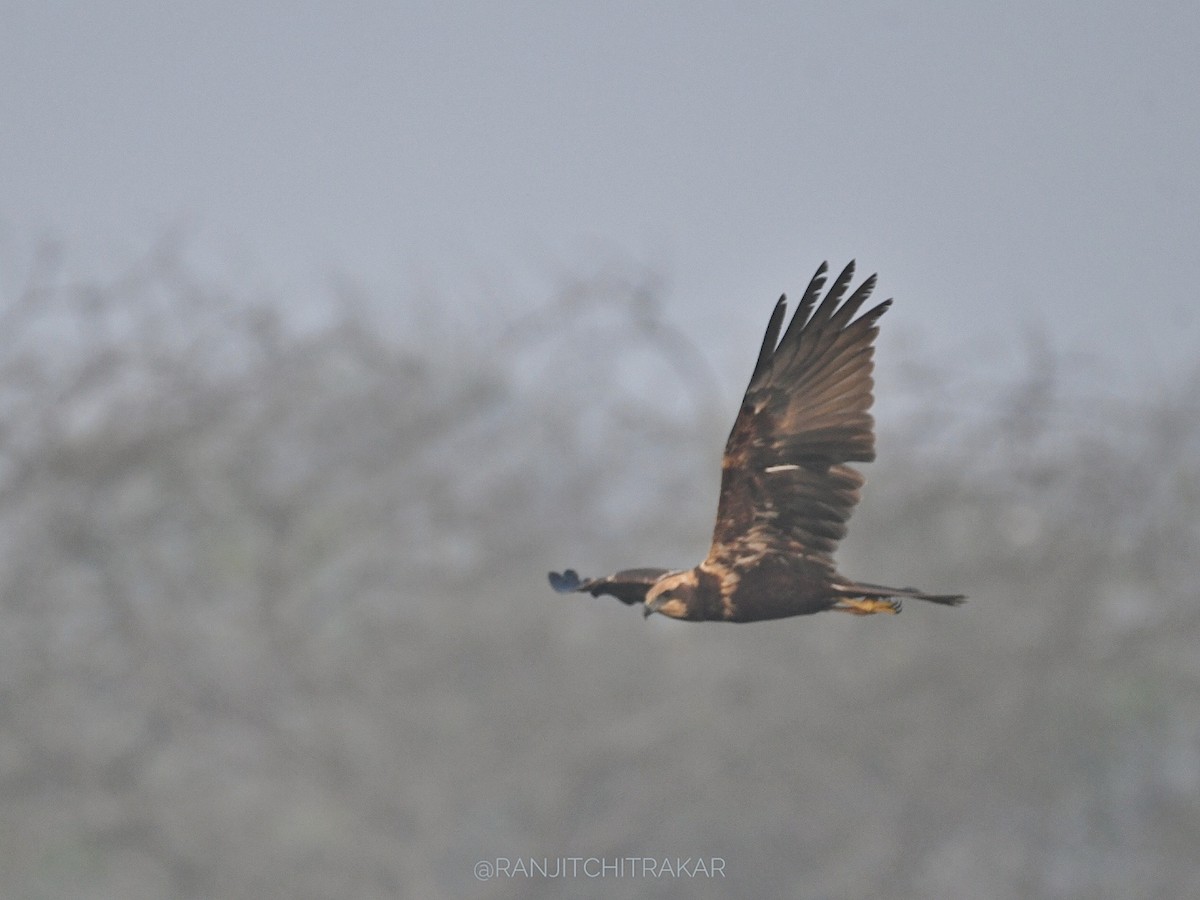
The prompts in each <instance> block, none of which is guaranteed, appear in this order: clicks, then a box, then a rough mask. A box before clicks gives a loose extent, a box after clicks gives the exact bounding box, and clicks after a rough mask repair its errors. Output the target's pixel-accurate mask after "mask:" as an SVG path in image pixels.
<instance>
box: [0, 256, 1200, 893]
mask: <svg viewBox="0 0 1200 900" xmlns="http://www.w3.org/2000/svg"><path fill="white" fill-rule="evenodd" d="M368 299H369V298H368ZM442 299H443V300H445V301H446V302H443V303H437V304H432V305H426V306H421V302H420V301H419V300H418V299H412V300H411V306H410V307H408V310H409V314H408V315H407V318H406V319H405V322H406V323H407V324H406V327H405V328H403V329H397V328H391V327H385V326H384V325H382V324H381V322H380V320H379V318H378V317H377V315H376V313H374V312H372V310H371V304H370V303H369V302H363V298H355V297H353V296H350V295H349V294H345V293H335V294H333V295H331V297H330V299H329V301H328V307H327V309H326V310H325V313H326V314H325V315H324V316H323V317H321V318H320V319H319V322H317V323H316V324H312V323H309V324H308V325H306V326H305V327H303V328H300V327H296V326H295V324H294V323H293V322H291V321H290V320H289V318H288V317H287V316H286V315H284V314H282V313H281V311H280V308H279V306H278V304H276V303H274V302H273V301H272V300H271V299H270V298H264V297H257V296H254V295H252V294H249V293H247V292H244V291H240V290H239V289H238V288H237V287H236V286H234V285H230V284H221V283H210V282H206V281H205V279H203V278H201V277H199V276H197V275H196V274H195V272H194V271H193V270H192V269H190V268H189V266H188V265H187V264H185V263H182V262H180V260H179V258H178V257H177V256H175V255H173V254H172V253H169V252H168V253H161V254H151V255H150V256H148V257H147V259H146V260H144V261H143V262H142V263H139V264H137V265H134V266H130V267H129V268H128V270H127V271H126V272H125V273H124V274H123V275H121V276H120V277H118V278H115V279H113V280H111V281H106V282H89V283H79V282H73V281H70V280H68V279H65V278H63V277H62V276H61V271H60V270H59V269H58V268H57V267H56V263H55V261H54V259H53V258H52V257H47V258H45V259H43V260H42V263H41V264H40V267H39V268H35V270H34V271H33V274H32V275H31V277H30V280H29V283H28V285H27V286H26V287H25V288H24V289H23V290H22V291H21V292H20V294H19V296H17V297H15V298H14V302H13V303H12V304H10V305H9V306H8V308H6V309H5V310H4V311H3V317H4V318H3V321H2V322H0V326H2V327H0V335H2V336H0V413H2V414H0V597H2V598H3V603H2V605H0V617H2V621H0V685H2V691H3V701H2V702H0V796H2V799H3V802H2V804H0V881H2V882H3V884H4V885H5V893H6V894H8V895H10V896H22V897H31V898H36V897H47V898H49V897H53V898H69V897H81V898H82V897H87V898H105V897H112V898H122V900H131V898H163V897H179V898H196V897H256V898H269V897H279V898H305V897H313V898H317V897H321V898H324V897H339V898H353V897H363V898H367V897H381V896H410V897H425V898H443V897H444V898H462V897H488V898H503V897H539V896H555V897H561V896H567V897H584V896H595V895H597V894H603V895H604V896H609V897H635V896H637V897H642V896H654V897H707V896H712V897H717V896H731V895H732V896H796V897H812V898H822V897H843V898H854V897H862V898H866V897H880V896H887V897H891V898H914V900H915V898H928V897H951V896H986V897H989V898H1008V897H1011V898H1029V897H1052V898H1089V900H1091V898H1106V897H1107V898H1122V900H1124V898H1128V897H1134V896H1137V897H1153V896H1159V897H1182V896H1193V895H1200V865H1198V864H1197V861H1196V854H1195V848H1196V847H1197V846H1200V655H1198V654H1197V652H1196V650H1197V646H1198V638H1200V619H1198V617H1197V616H1196V600H1195V580H1196V575H1197V571H1196V562H1195V551H1196V547H1197V546H1200V544H1198V540H1197V538H1198V537H1200V535H1198V531H1200V528H1198V526H1197V522H1198V521H1200V515H1198V513H1200V409H1198V401H1197V399H1196V398H1197V396H1198V394H1197V387H1200V371H1197V370H1194V369H1185V370H1182V371H1178V372H1175V373H1174V375H1173V377H1172V378H1170V379H1168V380H1167V381H1166V386H1164V387H1163V389H1162V390H1155V391H1154V392H1148V393H1147V394H1145V395H1144V396H1143V397H1141V398H1140V399H1138V400H1133V401H1124V400H1123V401H1117V400H1114V399H1111V398H1108V399H1105V398H1104V397H1103V395H1102V394H1099V392H1097V396H1086V395H1084V393H1081V392H1079V391H1076V390H1071V391H1066V390H1063V389H1062V388H1061V379H1062V375H1061V372H1062V369H1063V368H1064V367H1069V361H1066V360H1063V359H1061V358H1060V357H1059V356H1058V355H1057V351H1055V350H1054V349H1053V348H1052V347H1049V346H1047V342H1040V343H1039V341H1038V340H1037V339H1036V336H1035V338H1034V339H1031V343H1030V348H1029V352H1028V356H1027V360H1026V362H1025V363H1024V364H1023V365H1022V366H1021V367H1020V368H1021V370H1022V371H1020V372H1019V374H1017V375H1015V376H1012V377H1007V378H1003V379H997V380H995V381H991V382H989V381H987V380H986V378H983V377H981V376H979V375H978V374H977V373H972V371H971V366H970V360H969V359H968V360H961V359H960V360H932V361H931V360H930V359H928V358H925V357H923V355H922V353H921V348H922V342H921V337H920V329H919V328H913V329H910V331H911V332H912V333H911V334H910V336H909V338H908V339H906V340H904V341H899V340H893V339H892V338H891V337H890V334H891V332H890V331H889V319H888V318H887V317H885V319H884V320H883V323H882V324H883V333H882V336H881V338H880V341H879V351H878V352H879V357H880V359H881V360H882V361H884V362H885V364H886V365H887V366H888V367H889V368H888V371H890V372H892V373H893V374H892V376H891V377H890V378H889V379H887V380H886V381H885V380H882V379H881V383H880V385H879V388H878V390H877V398H878V407H877V413H878V418H879V422H880V425H879V432H880V433H879V441H878V445H879V461H878V462H877V463H875V464H872V465H870V466H866V467H864V470H865V471H866V474H867V475H868V478H869V483H868V485H867V487H866V489H865V493H864V500H863V503H862V504H861V505H860V507H859V509H858V511H857V512H856V514H855V517H854V518H853V519H852V520H851V523H850V536H849V538H848V539H847V541H846V542H845V543H844V544H843V547H842V549H841V551H840V553H839V561H840V564H841V568H842V570H843V571H845V572H847V573H848V574H850V575H852V576H853V577H857V578H860V579H863V580H873V581H885V582H889V583H895V584H915V585H918V586H920V587H922V588H925V589H928V590H936V591H962V592H965V593H966V594H968V595H969V596H970V601H969V603H968V604H967V605H966V606H965V607H962V608H960V609H943V608H938V607H932V606H928V605H924V604H917V603H910V604H908V605H907V606H906V608H905V610H904V613H903V614H902V615H901V616H898V617H885V616H876V617H872V618H867V619H857V618H853V617H849V616H836V615H818V616H813V617H806V618H796V619H789V620H782V621H776V622H770V623H756V624H752V625H740V626H731V625H721V624H707V623H706V624H699V625H697V624H688V623H680V622H672V621H666V620H662V621H659V620H658V619H657V618H655V619H651V620H649V621H643V618H642V616H641V615H640V614H639V613H638V612H637V611H636V610H632V609H628V608H626V607H624V606H622V605H621V604H619V603H617V602H616V601H615V600H613V599H612V598H598V599H593V598H590V597H586V596H583V597H573V596H572V597H562V596H558V595H555V594H553V593H552V592H550V590H549V588H548V586H547V584H546V578H545V575H546V571H547V570H548V569H552V568H554V569H561V568H563V567H565V566H573V567H575V568H578V569H579V570H580V571H581V572H584V573H585V574H602V573H605V572H608V571H612V570H614V569H617V568H623V567H628V566H632V565H639V564H648V565H678V566H686V565H691V564H693V563H694V562H696V561H698V560H699V559H700V558H701V557H702V556H703V554H704V552H705V549H706V546H707V540H708V536H709V532H710V529H711V527H712V519H713V514H714V512H715V508H716V491H717V482H718V475H719V455H720V448H721V444H722V443H723V441H724V438H725V434H726V431H727V429H728V427H729V424H730V422H731V421H732V416H733V413H734V411H735V409H736V397H735V396H732V395H731V393H730V391H728V390H726V389H725V387H724V385H725V382H726V378H725V375H724V373H723V372H721V373H719V374H718V373H716V372H715V370H714V368H713V365H712V363H711V360H712V358H713V356H714V351H712V350H710V349H709V348H707V347H696V346H693V345H692V344H690V343H688V341H687V340H686V339H685V338H683V337H682V336H681V333H680V332H679V330H678V328H679V326H680V323H679V322H678V321H677V320H675V319H673V318H672V317H671V316H670V314H668V313H665V312H663V309H662V306H661V304H659V303H658V302H657V300H656V294H655V286H654V282H653V280H650V281H649V282H647V283H642V282H639V280H638V278H637V277H631V278H629V279H625V280H622V279H620V278H616V279H610V280H607V281H588V280H587V279H584V280H581V281H580V282H579V283H578V284H576V285H575V287H574V288H573V289H571V290H566V289H564V291H563V293H561V294H560V295H559V296H557V297H554V298H552V299H551V301H550V302H548V303H547V304H546V305H545V306H544V308H542V309H540V310H534V311H532V312H525V313H522V315H521V316H507V315H506V314H505V313H503V312H494V313H493V314H491V315H490V316H488V317H478V316H473V315H470V314H467V313H464V312H462V303H463V302H465V301H463V299H462V298H442ZM452 300H453V301H455V302H450V301H452ZM772 300H773V298H772V297H769V296H765V297H763V304H762V319H763V324H765V319H766V316H767V314H768V313H769V310H770V305H771V302H772ZM902 305H903V298H898V300H897V310H898V309H901V308H902ZM502 308H503V307H502ZM418 312H419V314H418ZM891 315H893V314H889V317H890V316H891ZM755 327H756V328H757V327H760V326H759V325H758V324H757V322H756V323H755ZM742 349H743V350H744V365H745V376H746V377H748V375H749V371H750V368H751V366H752V363H753V357H754V353H755V351H756V350H757V346H756V345H755V346H750V345H748V346H746V347H744V348H742ZM631 372H632V373H636V377H631V376H630V373H631ZM741 377H742V376H740V375H738V376H737V378H739V379H740V378H741ZM729 378H730V379H733V378H734V376H733V375H732V374H731V375H730V376H729ZM560 858H584V859H594V860H605V861H609V862H610V863H611V861H613V860H618V859H626V858H637V859H647V858H652V859H656V860H664V859H670V860H677V859H679V860H686V859H693V860H695V859H703V860H708V861H709V864H710V868H711V864H712V861H713V860H720V861H721V869H720V871H719V873H718V872H717V871H716V870H715V869H714V870H712V871H709V873H708V874H707V875H705V874H701V873H697V872H695V871H689V870H687V866H686V865H685V866H684V867H683V869H684V871H680V870H679V869H678V868H676V869H674V870H672V871H671V872H670V873H669V874H665V873H664V871H663V870H662V868H661V866H660V867H659V868H658V869H656V870H655V873H654V874H649V875H648V874H646V873H645V872H644V870H642V869H639V870H638V871H637V873H636V874H631V873H630V872H626V873H625V874H624V875H620V876H618V875H614V874H612V873H610V874H608V875H604V876H593V875H589V874H578V873H577V874H576V875H575V876H574V877H551V876H543V875H538V874H536V873H534V874H522V871H521V866H526V867H527V866H528V864H529V861H531V860H533V861H538V862H541V861H543V860H549V861H550V862H549V864H550V866H551V867H553V866H554V860H555V859H560ZM521 861H524V862H521ZM480 863H486V864H488V865H490V866H493V867H495V866H497V865H500V866H502V867H503V866H504V865H508V866H509V868H507V869H502V870H501V871H496V870H495V869H494V868H493V870H492V871H491V872H490V876H491V877H489V878H487V879H486V880H480V878H479V877H478V876H480V875H484V876H487V875H489V870H488V869H486V868H484V869H479V868H478V866H479V865H480ZM591 871H593V872H594V871H595V867H592V869H591Z"/></svg>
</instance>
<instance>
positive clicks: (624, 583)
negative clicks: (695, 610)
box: [550, 569, 671, 604]
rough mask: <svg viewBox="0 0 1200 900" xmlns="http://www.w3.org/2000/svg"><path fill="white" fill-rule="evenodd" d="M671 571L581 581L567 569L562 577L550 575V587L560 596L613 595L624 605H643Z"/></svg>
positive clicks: (625, 573)
mask: <svg viewBox="0 0 1200 900" xmlns="http://www.w3.org/2000/svg"><path fill="white" fill-rule="evenodd" d="M669 571H671V570H670V569H625V570H624V571H621V572H617V573H616V574H615V575H608V576H606V577H604V578H585V579H582V580H580V578H579V573H578V572H576V571H575V570H574V569H567V570H566V571H565V572H563V573H562V574H561V575H560V574H559V573H558V572H551V573H550V587H552V588H554V590H556V591H558V592H559V593H560V594H570V593H573V592H575V591H581V592H585V593H588V594H591V595H592V596H593V597H599V596H600V595H601V594H611V595H612V596H614V597H616V598H617V599H618V600H620V601H621V602H622V603H628V604H633V603H642V602H643V601H645V599H646V592H647V591H648V590H650V588H651V587H652V586H653V585H654V582H656V581H658V579H660V578H661V577H662V576H664V575H666V574H667V573H668V572H669Z"/></svg>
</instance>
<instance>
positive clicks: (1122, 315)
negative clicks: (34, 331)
mask: <svg viewBox="0 0 1200 900" xmlns="http://www.w3.org/2000/svg"><path fill="white" fill-rule="evenodd" d="M1198 47H1200V4H1196V3H1195V2H1194V0H1187V2H1139V3H1132V2H1130V3H1120V2H1090V3H1044V2H1015V3H1005V4H962V3H950V2H946V3H931V2H895V3H865V4H864V3H789V4H783V3H780V4H751V3H707V2H686V3H685V2H679V3H666V2H662V3H653V2H637V3H621V2H604V3H600V2H593V3H561V2H557V3H501V2H487V3H484V2H477V3H453V2H450V3H446V2H439V3H412V2H395V0H392V2H378V3H371V2H339V3H279V2H274V3H272V2H259V3H249V4H247V3H242V2H205V3H197V4H164V3H161V2H157V0H145V2H133V0H127V2H106V3H85V2H75V3H67V2H59V3H55V2H3V3H0V84H2V85H3V88H2V89H0V160H2V164H0V287H2V288H3V290H4V292H5V293H6V294H8V295H11V293H12V292H13V291H15V290H16V289H17V288H19V287H20V285H21V282H22V278H23V274H24V272H25V271H26V270H27V268H28V263H29V259H30V255H31V253H32V250H33V248H34V247H35V246H36V245H37V242H38V241H39V240H42V239H43V238H46V237H55V238H57V239H60V240H62V241H63V242H64V244H65V247H66V251H67V255H68V262H69V266H70V269H71V271H72V273H73V274H75V275H78V276H82V277H101V278H103V277H106V276H108V275H111V274H114V273H115V272H117V271H119V270H120V269H122V268H123V267H124V266H126V265H128V264H129V263H130V262H131V261H133V260H135V259H137V258H138V257H139V256H140V255H142V254H144V253H145V251H146V250H147V249H148V248H149V247H150V246H151V244H152V243H153V241H154V239H155V238H156V237H157V236H159V235H160V234H161V233H162V232H163V230H164V228H165V227H167V226H172V225H179V224H183V225H185V226H186V227H187V228H188V229H189V230H190V233H191V234H192V235H193V237H192V238H191V243H190V246H191V248H192V256H193V258H195V259H197V260H200V261H201V264H202V265H205V266H211V267H212V270H213V271H214V272H220V273H226V275H227V277H233V278H240V277H243V276H244V277H246V278H247V279H249V280H252V281H254V282H255V283H256V284H261V285H267V286H269V287H271V288H273V289H274V290H276V291H277V292H279V293H280V294H283V295H286V296H294V297H296V298H302V297H303V296H304V295H305V294H306V293H307V294H310V295H311V294H313V293H314V292H320V291H324V290H326V289H327V286H328V284H329V279H330V273H332V272H341V273H344V274H346V275H348V276H349V277H351V278H354V279H357V280H358V281H360V282H361V283H362V285H363V286H364V287H366V288H367V289H369V290H370V291H372V292H376V293H378V294H379V295H380V296H382V297H384V298H387V297H396V298H401V297H403V296H406V295H409V294H411V292H412V289H413V288H414V287H421V288H433V289H435V290H436V291H437V292H440V293H441V295H442V296H445V297H447V298H454V301H455V302H456V303H458V304H460V305H463V306H466V307H469V306H470V305H471V304H474V303H478V304H481V305H483V304H489V303H492V302H494V299H493V298H494V297H495V296H501V297H503V298H505V301H506V302H507V303H509V304H511V305H512V306H513V307H514V310H513V311H514V312H520V311H521V309H522V308H523V306H524V304H526V303H528V304H529V305H530V306H533V305H535V304H539V303H541V302H544V301H545V299H546V298H547V297H548V296H549V294H550V293H551V291H552V289H553V286H554V284H555V282H556V279H558V278H559V277H561V276H565V275H568V274H584V275H586V274H587V273H588V272H592V271H596V270H597V269H599V268H602V267H604V266H606V265H619V266H620V265H632V266H634V267H638V266H642V267H647V268H651V269H655V270H658V271H660V272H661V273H662V275H663V276H664V278H665V285H666V289H667V292H668V293H667V303H668V310H669V312H670V314H671V316H672V318H673V320H675V321H677V322H679V323H681V325H682V326H683V327H684V328H685V330H686V331H687V332H688V333H689V334H690V335H691V336H692V337H693V338H694V339H695V340H696V341H698V342H702V343H703V344H704V345H705V347H706V349H708V348H711V355H712V359H713V362H714V364H716V365H717V366H718V367H719V369H720V375H721V378H722V380H723V382H724V383H725V386H726V387H732V388H735V389H736V388H740V387H741V382H742V381H743V380H744V377H745V376H746V374H748V371H749V369H748V366H749V364H750V362H751V360H752V358H753V355H754V353H755V351H756V349H757V341H758V339H759V336H760V335H761V331H762V328H763V325H764V323H765V320H766V317H767V315H768V314H769V311H770V308H771V304H772V301H773V299H774V297H775V296H776V295H777V294H778V293H779V292H780V291H781V290H785V289H786V290H788V291H789V292H791V293H793V294H798V293H799V292H800V291H801V290H802V289H803V287H804V283H805V281H806V280H807V278H808V276H809V275H810V274H811V271H812V269H813V268H814V267H815V266H816V264H817V263H818V262H820V261H821V260H822V259H825V258H828V259H830V260H831V262H834V263H835V264H838V263H840V262H842V261H845V260H846V259H848V258H850V257H852V256H854V257H857V258H858V259H859V261H860V265H861V266H862V268H863V270H864V272H869V271H876V270H877V271H879V272H880V274H881V290H882V291H883V292H884V295H885V296H886V295H894V296H895V297H896V298H897V301H898V302H897V307H896V309H895V310H893V312H891V313H890V314H889V316H888V318H887V319H886V320H885V325H886V328H887V331H886V332H885V339H886V338H889V337H891V339H892V340H894V341H895V342H896V343H894V344H893V345H891V346H893V347H897V348H909V347H912V346H920V347H923V348H926V349H927V352H930V353H931V354H936V355H944V356H945V357H946V358H955V357H958V358H961V359H963V360H964V362H965V363H966V364H968V365H974V364H978V365H981V366H982V365H990V364H1005V362H1006V361H1007V362H1010V363H1011V362H1012V361H1016V360H1020V359H1022V358H1023V356H1022V347H1023V333H1024V329H1025V328H1026V327H1027V326H1035V327H1037V326H1043V327H1045V328H1047V329H1051V330H1053V332H1054V334H1055V337H1054V341H1053V343H1054V345H1055V346H1056V347H1059V348H1061V349H1063V350H1067V351H1071V352H1080V353H1082V354H1084V355H1085V356H1086V357H1087V358H1089V359H1091V360H1092V363H1091V365H1092V366H1094V368H1093V369H1092V370H1091V371H1092V373H1093V374H1094V375H1095V376H1098V377H1103V378H1104V379H1111V380H1112V381H1113V382H1114V383H1122V384H1123V383H1127V382H1128V381H1129V379H1130V378H1131V377H1134V376H1148V377H1150V378H1151V379H1152V384H1156V383H1159V382H1160V381H1161V380H1162V379H1163V378H1165V377H1166V376H1168V375H1170V374H1172V373H1174V372H1177V371H1178V369H1179V365H1180V364H1181V363H1183V362H1184V361H1186V360H1187V359H1189V358H1190V357H1191V356H1192V355H1193V354H1194V352H1195V348H1196V347H1197V346H1198V345H1200V317H1198V316H1197V313H1196V305H1197V304H1196V297H1195V286H1196V285H1197V284H1200V252H1198V249H1200V174H1198V172H1200V166H1198V165H1197V159H1198V158H1200V63H1198V62H1197V59H1198V58H1200V53H1197V48H1198ZM396 302H397V303H400V300H399V299H397V301H396ZM905 335H908V336H909V337H920V338H921V339H922V341H921V342H918V343H917V344H916V345H913V344H911V343H909V341H908V338H906V337H905ZM892 336H895V337H892ZM887 346H888V345H886V344H885V345H884V349H883V350H882V351H881V353H882V355H883V356H884V361H885V363H886V358H887V354H888V352H889V351H888V350H887V349H886V348H887ZM891 352H892V353H893V354H896V353H900V352H907V351H902V350H899V349H898V350H892V351H891Z"/></svg>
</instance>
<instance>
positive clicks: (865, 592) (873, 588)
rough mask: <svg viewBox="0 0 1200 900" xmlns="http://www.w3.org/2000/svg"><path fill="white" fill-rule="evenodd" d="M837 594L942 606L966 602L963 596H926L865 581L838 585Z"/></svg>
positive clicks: (915, 591)
mask: <svg viewBox="0 0 1200 900" xmlns="http://www.w3.org/2000/svg"><path fill="white" fill-rule="evenodd" d="M838 593H844V594H846V595H849V596H855V597H870V598H872V599H887V598H893V597H900V598H903V599H905V600H908V599H913V600H927V601H929V602H930V603H940V604H941V605H942V606H961V605H962V604H963V603H966V602H967V597H966V595H965V594H926V593H925V592H924V591H918V590H917V589H916V588H912V587H906V588H894V587H888V586H887V585H886V584H870V583H869V582H866V581H855V582H851V583H850V584H841V585H838Z"/></svg>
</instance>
